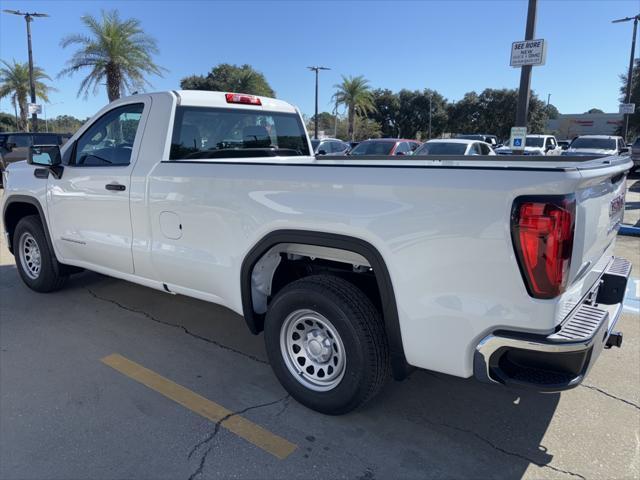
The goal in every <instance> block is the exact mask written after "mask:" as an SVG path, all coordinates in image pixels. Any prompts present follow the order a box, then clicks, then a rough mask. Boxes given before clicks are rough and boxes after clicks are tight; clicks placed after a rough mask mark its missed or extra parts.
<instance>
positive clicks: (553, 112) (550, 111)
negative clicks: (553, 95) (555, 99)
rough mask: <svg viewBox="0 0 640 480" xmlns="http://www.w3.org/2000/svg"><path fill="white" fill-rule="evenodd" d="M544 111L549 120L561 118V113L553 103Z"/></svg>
mask: <svg viewBox="0 0 640 480" xmlns="http://www.w3.org/2000/svg"><path fill="white" fill-rule="evenodd" d="M544 110H545V112H546V114H547V118H551V119H556V118H558V117H559V116H560V111H559V110H558V108H557V107H556V106H555V105H554V104H553V103H550V104H549V105H547V106H545V107H544Z"/></svg>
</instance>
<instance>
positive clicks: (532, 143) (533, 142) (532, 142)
mask: <svg viewBox="0 0 640 480" xmlns="http://www.w3.org/2000/svg"><path fill="white" fill-rule="evenodd" d="M543 145H544V138H542V137H527V140H526V141H525V146H526V147H542V146H543Z"/></svg>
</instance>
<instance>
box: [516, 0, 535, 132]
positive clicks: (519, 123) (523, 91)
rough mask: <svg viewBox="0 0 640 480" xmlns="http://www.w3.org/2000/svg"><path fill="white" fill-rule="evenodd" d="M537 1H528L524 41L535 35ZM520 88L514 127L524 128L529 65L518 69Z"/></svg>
mask: <svg viewBox="0 0 640 480" xmlns="http://www.w3.org/2000/svg"><path fill="white" fill-rule="evenodd" d="M537 10H538V0H529V7H528V9H527V28H526V31H525V34H524V39H525V41H526V40H533V37H534V36H535V34H536V15H537ZM520 68H521V70H520V88H519V89H518V109H517V111H516V127H526V126H527V117H528V113H529V94H530V90H531V69H532V68H533V67H532V66H531V65H523V66H522V67H520Z"/></svg>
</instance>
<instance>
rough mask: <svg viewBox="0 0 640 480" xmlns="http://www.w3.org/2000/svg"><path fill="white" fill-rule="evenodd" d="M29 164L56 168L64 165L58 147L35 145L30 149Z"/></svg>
mask: <svg viewBox="0 0 640 480" xmlns="http://www.w3.org/2000/svg"><path fill="white" fill-rule="evenodd" d="M27 163H29V164H31V165H38V166H41V167H56V166H58V165H60V164H61V163H62V157H61V156H60V147H59V146H58V145H34V146H32V147H29V156H28V157H27Z"/></svg>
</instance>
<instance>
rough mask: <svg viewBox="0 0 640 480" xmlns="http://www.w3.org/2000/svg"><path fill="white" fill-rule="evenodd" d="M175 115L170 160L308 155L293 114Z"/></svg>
mask: <svg viewBox="0 0 640 480" xmlns="http://www.w3.org/2000/svg"><path fill="white" fill-rule="evenodd" d="M175 115H176V116H175V121H174V127H173V135H172V139H171V151H170V154H169V159H170V160H191V159H219V158H256V157H277V156H285V157H290V156H308V155H310V152H309V144H308V142H307V135H306V133H305V130H304V127H303V125H302V122H301V121H300V117H299V116H298V115H297V114H295V113H281V112H269V111H264V110H249V109H233V108H216V107H189V106H180V107H177V108H176V114H175Z"/></svg>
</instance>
